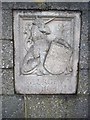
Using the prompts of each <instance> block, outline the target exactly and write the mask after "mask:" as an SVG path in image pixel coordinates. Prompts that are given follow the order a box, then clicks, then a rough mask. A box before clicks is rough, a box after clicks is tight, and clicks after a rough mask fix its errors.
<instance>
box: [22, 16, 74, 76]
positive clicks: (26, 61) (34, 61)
mask: <svg viewBox="0 0 90 120" xmlns="http://www.w3.org/2000/svg"><path fill="white" fill-rule="evenodd" d="M54 19H55V18H52V19H50V20H48V21H47V22H44V20H43V19H42V18H40V17H38V16H36V18H35V20H34V21H33V22H32V24H28V25H26V29H25V32H24V34H26V36H27V37H26V39H25V49H26V51H27V53H26V55H25V57H24V58H23V62H22V65H21V74H24V75H29V74H36V75H38V76H42V75H49V74H51V75H60V74H69V73H70V72H72V55H73V49H72V47H71V46H70V45H69V44H68V43H67V42H66V41H65V40H63V39H61V38H58V37H57V38H55V39H54V40H53V41H50V40H49V39H48V35H50V34H51V30H50V27H49V26H48V23H49V22H51V21H53V20H54Z"/></svg>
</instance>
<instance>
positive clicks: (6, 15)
mask: <svg viewBox="0 0 90 120" xmlns="http://www.w3.org/2000/svg"><path fill="white" fill-rule="evenodd" d="M12 19H13V16H12V10H2V39H12V23H13V20H12Z"/></svg>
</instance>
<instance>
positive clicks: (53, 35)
mask: <svg viewBox="0 0 90 120" xmlns="http://www.w3.org/2000/svg"><path fill="white" fill-rule="evenodd" d="M79 41H80V13H79V12H70V11H68V12H62V11H14V43H15V89H16V92H17V93H20V94H74V93H75V92H76V87H77V72H78V60H79Z"/></svg>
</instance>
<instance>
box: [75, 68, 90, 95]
mask: <svg viewBox="0 0 90 120" xmlns="http://www.w3.org/2000/svg"><path fill="white" fill-rule="evenodd" d="M88 74H89V73H88V70H79V76H78V89H77V94H79V95H80V94H89V76H88Z"/></svg>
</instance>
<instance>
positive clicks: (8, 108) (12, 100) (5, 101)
mask: <svg viewBox="0 0 90 120" xmlns="http://www.w3.org/2000/svg"><path fill="white" fill-rule="evenodd" d="M2 118H9V119H11V118H15V119H16V118H24V98H23V96H3V98H2Z"/></svg>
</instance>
